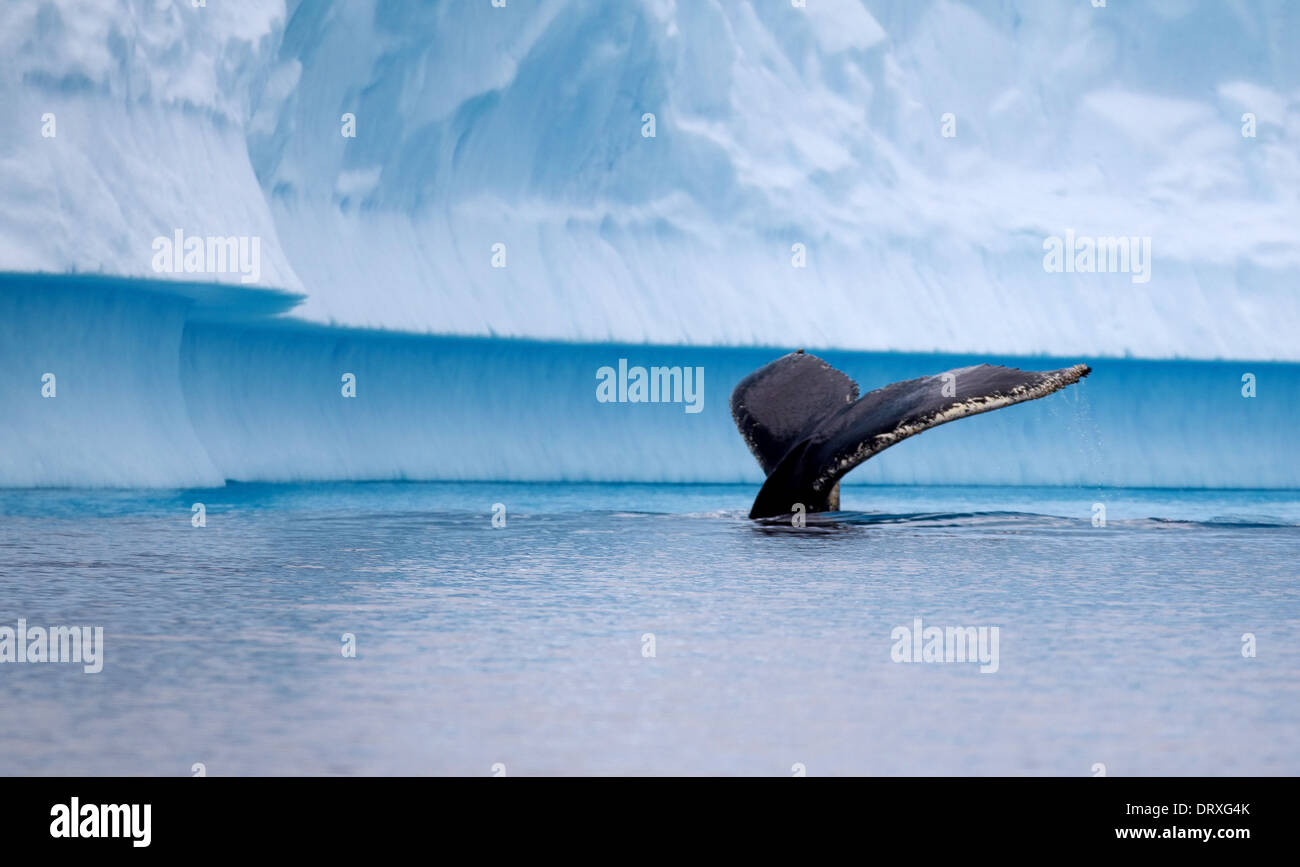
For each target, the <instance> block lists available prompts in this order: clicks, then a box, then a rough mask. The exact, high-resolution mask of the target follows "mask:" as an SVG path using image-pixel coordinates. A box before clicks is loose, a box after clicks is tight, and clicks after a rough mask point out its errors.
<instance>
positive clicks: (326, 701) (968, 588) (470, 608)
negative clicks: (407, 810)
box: [0, 482, 1300, 776]
mask: <svg viewBox="0 0 1300 867" xmlns="http://www.w3.org/2000/svg"><path fill="white" fill-rule="evenodd" d="M755 490H756V486H753V485H670V484H655V485H650V484H642V485H618V484H569V483H555V484H543V483H493V482H482V483H335V484H297V485H288V484H285V485H270V484H267V485H262V484H258V485H249V484H231V485H228V486H225V487H221V488H210V489H196V490H162V491H130V490H118V491H113V490H88V489H82V490H79V489H62V490H37V489H26V490H12V489H11V490H4V491H0V626H3V625H9V626H16V621H17V619H18V618H20V617H22V618H25V619H26V620H27V622H28V624H29V625H94V626H102V627H103V629H104V636H105V637H104V645H105V649H104V657H103V658H104V665H103V670H102V671H101V672H100V673H98V674H86V673H84V672H83V671H82V669H81V667H80V666H77V665H58V664H35V663H26V664H22V663H12V664H9V663H6V664H0V706H3V707H4V709H5V712H6V713H5V717H6V723H5V725H4V726H3V727H0V773H3V774H23V773H34V774H92V775H93V774H148V775H189V774H191V773H193V772H194V771H193V770H192V769H193V768H194V766H195V764H196V763H201V764H203V766H204V767H205V769H206V773H207V774H209V775H225V774H464V775H488V774H491V773H494V766H498V765H500V766H504V772H505V773H506V774H508V775H511V776H523V775H531V774H652V775H653V774H744V775H789V774H791V773H794V772H795V769H796V765H801V766H802V767H803V768H804V769H805V770H806V773H808V774H809V775H848V774H866V775H891V774H1065V775H1080V776H1084V775H1090V774H1093V773H1096V770H1095V766H1096V765H1099V764H1100V765H1104V766H1105V771H1106V773H1107V774H1108V775H1112V776H1119V775H1136V774H1211V775H1215V774H1296V773H1300V729H1298V728H1297V725H1296V720H1297V718H1298V717H1300V678H1298V677H1297V674H1300V646H1298V645H1297V641H1296V636H1297V635H1300V586H1298V584H1297V580H1296V577H1297V576H1296V571H1297V567H1296V563H1297V562H1300V491H1293V490H1268V491H1251V490H1240V491H1225V490H1174V489H1126V488H1101V487H1090V488H1074V487H1042V488H1034V487H952V486H865V485H857V486H847V487H846V488H845V491H844V500H843V505H844V508H845V509H846V510H848V511H845V512H843V513H837V514H834V515H829V516H816V519H815V520H812V521H810V522H809V524H808V526H806V527H802V528H797V527H793V526H791V525H790V524H789V523H788V522H783V521H772V522H766V523H755V522H751V521H749V520H747V519H746V518H745V517H744V515H745V512H746V510H747V508H748V506H749V503H750V500H751V499H752V497H753V495H754V493H755ZM196 502H201V503H203V504H204V505H205V508H206V526H203V527H195V526H192V523H191V517H192V511H191V507H192V505H193V504H194V503H196ZM498 503H500V504H502V505H503V506H504V518H505V526H501V527H496V526H494V525H493V522H492V515H493V507H494V504H498ZM1098 503H1100V504H1102V505H1104V506H1105V516H1106V521H1105V525H1104V526H1096V525H1095V523H1094V515H1095V514H1097V512H1096V509H1095V504H1098ZM498 512H500V510H499V509H498ZM1097 523H1100V522H1097ZM918 617H919V618H922V620H923V623H924V624H925V625H926V626H930V625H937V626H941V627H945V626H975V627H980V626H985V627H993V626H996V627H998V630H999V632H998V634H999V643H998V666H997V670H996V671H995V672H989V673H982V672H981V670H980V666H979V665H978V664H977V663H969V662H950V663H906V662H895V661H893V660H892V659H891V649H892V648H893V646H894V644H895V642H894V640H893V638H892V634H893V630H894V629H895V628H897V627H901V626H907V627H911V626H912V625H913V623H914V619H915V618H918ZM345 633H350V634H351V635H353V636H355V646H356V650H357V653H356V656H355V658H345V656H344V655H343V653H342V647H343V635H344V634H345ZM1247 633H1250V634H1251V635H1253V636H1254V645H1255V655H1254V656H1253V657H1252V656H1246V655H1243V650H1242V648H1243V636H1244V635H1245V634H1247ZM650 636H653V639H652V641H653V655H648V654H649V651H650V647H651V644H650V642H651V638H650ZM499 771H500V769H499V768H498V770H497V771H495V772H499Z"/></svg>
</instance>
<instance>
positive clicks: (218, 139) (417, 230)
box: [0, 0, 1300, 359]
mask: <svg viewBox="0 0 1300 867" xmlns="http://www.w3.org/2000/svg"><path fill="white" fill-rule="evenodd" d="M0 34H2V35H0V99H2V100H3V106H4V113H5V116H6V119H7V121H8V122H7V123H6V124H5V125H4V127H3V129H0V188H3V189H4V191H5V198H6V202H7V203H8V204H9V207H7V208H6V209H5V211H4V213H3V214H0V268H2V269H5V270H16V271H33V270H43V271H54V272H63V271H74V270H75V271H99V272H104V273H107V274H119V275H133V276H161V277H169V276H175V275H167V274H162V275H156V274H155V272H154V270H153V268H152V255H153V251H152V250H151V243H152V242H153V240H154V238H156V237H158V236H165V235H169V234H170V233H171V232H172V231H173V230H175V229H177V228H179V229H183V230H184V231H185V232H186V233H187V234H195V235H220V236H255V237H258V238H260V239H261V259H262V261H261V274H260V277H261V282H262V283H263V284H265V285H268V286H276V287H282V288H288V289H293V290H298V291H302V292H305V293H306V295H307V299H306V301H305V302H304V304H303V305H302V307H301V308H299V311H298V314H299V315H301V316H303V317H305V318H307V319H311V320H315V321H320V322H334V323H340V324H347V325H360V326H371V327H379V328H387V329H399V330H408V331H419V332H440V333H459V334H496V335H505V336H528V337H538V338H552V339H563V340H617V341H629V342H641V341H650V342H665V343H693V344H755V343H758V344H772V345H779V346H788V345H793V344H800V345H808V346H810V347H823V346H837V347H844V348H863V349H900V350H917V351H927V350H946V351H969V352H1001V353H1047V352H1050V353H1052V354H1056V355H1070V354H1079V355H1088V356H1096V355H1104V354H1110V355H1123V354H1132V355H1139V356H1149V357H1169V356H1184V357H1234V358H1275V359H1296V358H1300V342H1297V341H1296V340H1295V339H1294V334H1295V333H1296V331H1297V327H1300V294H1298V293H1297V292H1296V286H1297V283H1298V282H1300V280H1298V278H1300V144H1298V142H1300V54H1298V53H1297V52H1296V51H1295V46H1296V45H1298V44H1300V9H1296V8H1295V7H1294V6H1292V5H1289V4H1287V3H1285V2H1282V0H1271V2H1270V0H1259V2H1239V3H1223V2H1217V0H1156V2H1150V3H1144V4H1142V5H1141V8H1132V4H1118V3H1113V4H1111V5H1110V6H1108V7H1104V8H1094V7H1093V5H1092V3H1091V2H1089V0H1059V2H1052V3H1043V2H1029V0H1002V2H969V3H957V2H949V0H919V2H891V3H885V2H866V3H863V2H859V0H807V4H806V7H804V8H799V7H796V6H794V5H793V4H792V3H790V2H789V0H690V2H687V0H679V2H673V0H534V2H529V0H508V3H507V5H506V6H505V7H504V8H497V7H494V6H493V5H492V4H491V2H490V0H456V2H429V3H415V2H378V0H368V2H367V0H350V2H302V3H290V4H288V6H287V7H284V6H281V5H279V4H276V3H270V2H251V0H250V2H231V0H208V2H207V5H206V6H202V7H195V6H193V5H192V3H191V2H190V0H180V2H176V3H170V2H154V0H147V2H146V0H117V2H90V0H85V2H74V0H60V2H50V0H45V2H41V0H16V2H8V3H6V4H4V6H3V7H0ZM47 115H53V116H54V117H55V122H56V124H57V134H56V135H54V136H52V137H51V136H48V135H45V134H43V133H46V132H48V129H47V126H48V124H47V123H46V122H45V120H44V119H45V117H46V116H47ZM345 115H346V116H348V117H349V118H350V120H348V119H347V118H345ZM647 115H653V118H650V117H647ZM1246 116H1249V117H1248V118H1247V117H1246ZM652 124H653V135H651V134H650V133H651V131H652V130H651V125H652ZM1244 131H1245V132H1253V133H1254V135H1253V136H1252V135H1243V132H1244ZM351 132H355V135H354V136H352V135H347V134H346V133H351ZM1068 233H1072V234H1073V235H1075V236H1078V237H1081V238H1109V237H1125V238H1137V239H1150V241H1149V243H1150V248H1149V249H1150V260H1149V262H1148V263H1147V265H1148V266H1149V271H1148V272H1147V274H1146V275H1139V274H1135V273H1130V272H1131V271H1132V270H1133V269H1130V272H1125V273H1105V274H1098V273H1050V272H1048V271H1047V270H1045V269H1044V255H1045V253H1044V242H1045V240H1046V239H1048V238H1051V237H1059V238H1062V239H1064V238H1066V237H1067V234H1068ZM1135 249H1140V245H1138V247H1137V248H1135ZM800 264H802V267H797V266H798V265H800ZM502 265H504V267H497V266H502ZM181 276H184V277H186V278H188V279H195V278H196V276H197V277H198V278H199V279H214V280H223V279H224V280H234V279H238V278H237V277H236V276H235V275H230V274H226V275H222V274H215V275H195V274H185V275H181ZM1143 276H1145V278H1147V279H1143ZM1135 278H1136V279H1135Z"/></svg>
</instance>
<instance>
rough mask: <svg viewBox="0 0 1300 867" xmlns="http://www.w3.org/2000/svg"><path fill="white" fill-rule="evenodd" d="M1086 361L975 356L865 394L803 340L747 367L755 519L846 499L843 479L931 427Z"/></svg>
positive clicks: (1053, 387)
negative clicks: (756, 484) (1042, 365)
mask: <svg viewBox="0 0 1300 867" xmlns="http://www.w3.org/2000/svg"><path fill="white" fill-rule="evenodd" d="M1091 372H1092V370H1091V368H1089V367H1088V366H1087V365H1086V364H1076V365H1074V366H1073V367H1064V368H1061V369H1060V370H1044V371H1035V370H1017V369H1016V368H1014V367H998V366H996V365H992V364H977V365H974V366H972V367H959V368H957V369H956V370H949V371H946V372H944V373H937V374H935V375H933V376H922V377H920V378H919V379H909V380H906V381H905V382H895V383H893V384H892V385H887V386H885V387H884V388H878V389H876V390H875V391H871V392H868V393H867V394H865V395H863V396H862V397H861V398H859V397H858V386H857V383H855V382H854V381H853V380H852V379H850V378H849V377H848V376H847V375H846V374H844V373H842V372H840V371H838V370H836V369H835V368H833V367H831V366H830V365H829V364H827V363H826V362H825V361H822V360H821V359H820V358H818V357H817V356H815V355H809V354H808V353H806V352H804V351H803V350H802V349H800V350H799V351H797V352H792V353H790V354H789V355H783V356H782V357H780V358H778V359H777V360H776V361H773V362H771V363H770V364H767V365H764V366H763V367H760V368H759V369H758V370H756V371H754V372H753V373H751V374H750V375H749V376H746V377H745V378H744V379H742V380H741V381H740V384H739V385H737V386H736V389H735V391H733V392H732V393H731V416H732V418H734V419H735V420H736V427H738V428H740V435H741V436H743V437H744V438H745V442H746V443H747V444H748V445H749V450H750V451H751V452H753V453H754V457H756V458H758V463H759V465H760V466H761V467H762V468H763V472H765V473H767V481H766V482H764V483H763V487H762V489H761V490H760V491H759V492H758V497H756V498H755V500H754V506H753V508H752V509H750V511H749V517H751V518H767V517H771V516H773V515H785V514H788V513H790V512H791V511H793V510H794V504H795V503H802V504H803V506H804V508H805V509H807V510H808V511H809V512H825V511H831V510H835V509H838V508H839V499H840V495H839V491H840V489H839V483H840V479H841V478H842V477H843V476H844V474H845V473H847V472H848V471H849V470H851V469H853V468H854V467H856V466H857V465H858V464H860V463H862V462H863V461H865V460H867V459H868V458H870V457H872V456H873V455H875V454H877V453H878V452H881V451H883V450H884V449H887V448H889V447H890V446H892V445H893V444H894V443H896V442H899V441H901V440H904V439H907V438H908V437H910V436H912V435H913V434H918V433H920V432H921V431H923V430H926V429H927V428H932V427H935V426H937V425H941V424H945V423H947V422H950V421H954V420H956V419H959V418H964V417H966V416H968V415H977V414H978V413H981V412H988V411H989V410H991V409H999V408H1000V407H1004V406H1011V405H1012V404H1016V403H1024V402H1025V401H1027V400H1034V399H1036V398H1040V397H1045V396H1047V395H1049V394H1051V393H1052V392H1054V391H1059V390H1060V389H1062V388H1065V387H1066V386H1067V385H1070V384H1072V383H1075V382H1078V381H1079V380H1080V379H1082V378H1083V377H1085V376H1087V375H1088V374H1089V373H1091Z"/></svg>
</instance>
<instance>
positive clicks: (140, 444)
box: [0, 278, 1300, 487]
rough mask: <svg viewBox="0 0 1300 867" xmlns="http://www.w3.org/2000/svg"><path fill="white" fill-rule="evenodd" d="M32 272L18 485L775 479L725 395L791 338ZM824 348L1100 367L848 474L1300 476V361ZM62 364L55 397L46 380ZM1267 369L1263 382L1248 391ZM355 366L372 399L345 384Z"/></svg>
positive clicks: (855, 361) (867, 373)
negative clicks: (446, 314) (53, 281)
mask: <svg viewBox="0 0 1300 867" xmlns="http://www.w3.org/2000/svg"><path fill="white" fill-rule="evenodd" d="M27 279H28V278H11V279H6V280H4V281H0V337H2V338H3V341H2V342H0V372H2V374H3V376H2V377H0V409H2V411H3V416H0V418H3V424H2V425H0V484H3V485H6V486H37V485H120V486H134V485H139V486H191V485H206V484H216V483H220V482H221V481H222V480H223V479H233V480H241V481H307V480H340V479H457V480H459V479H494V480H556V481H560V480H565V481H650V482H735V481H752V482H758V481H760V480H761V473H760V472H759V470H758V467H757V465H756V464H755V462H754V460H753V458H752V457H751V456H750V455H749V453H748V451H747V450H746V448H745V446H744V444H743V442H742V441H741V439H740V437H739V435H738V434H737V433H736V431H735V428H734V425H733V423H732V421H731V417H730V413H729V409H728V405H727V401H728V397H729V395H730V392H731V389H732V387H733V386H734V385H735V383H736V382H737V381H738V380H739V379H740V378H741V377H743V376H744V375H745V374H747V373H749V372H750V371H751V370H753V369H754V368H756V367H758V366H760V365H761V364H763V363H765V362H767V361H769V360H771V359H772V358H774V357H776V356H777V355H780V354H782V353H783V352H785V351H788V350H789V349H791V348H794V347H781V348H698V347H671V346H654V345H629V344H567V343H554V342H531V341H522V340H505V339H495V338H455V337H434V336H416V335H401V334H394V333H389V332H382V331H362V330H354V329H342V328H331V327H327V326H317V325H309V324H304V323H302V322H299V321H296V320H289V319H282V318H277V317H275V316H273V315H271V314H273V313H274V312H275V310H276V309H277V308H275V307H274V306H265V307H263V308H260V309H258V308H253V307H251V306H250V304H251V303H252V302H250V301H248V300H247V299H245V298H243V297H242V296H239V295H238V294H237V293H236V294H232V295H230V296H229V297H226V298H224V299H223V298H219V297H216V296H205V295H202V294H201V293H200V294H197V295H190V296H186V295H183V294H179V293H177V292H173V291H171V290H170V289H169V291H168V292H160V291H152V290H153V289H155V288H156V287H154V286H153V285H152V284H144V283H127V282H124V281H103V280H94V279H91V280H82V281H76V280H70V281H67V280H65V281H62V283H63V285H61V286H60V287H57V288H55V287H50V286H44V287H42V288H41V290H40V291H33V290H32V289H31V287H30V286H28V285H27V282H26V281H27ZM147 290H148V291H147ZM263 303H264V302H263ZM287 304H288V302H284V303H282V304H281V306H287ZM807 348H808V349H810V350H816V349H817V348H816V347H807ZM821 354H822V355H823V357H825V358H826V359H827V360H828V361H830V362H831V363H832V364H834V365H836V366H837V367H840V368H841V369H843V370H844V371H846V372H847V373H849V374H850V375H851V376H853V377H854V378H855V379H856V380H857V381H858V383H859V384H860V385H861V386H862V387H863V389H864V390H867V389H870V388H874V387H877V386H880V385H884V384H886V383H889V382H892V381H895V380H899V379H906V378H910V377H914V376H919V375H922V374H928V373H935V372H938V371H942V370H946V369H949V368H954V367H959V366H963V365H966V364H971V363H976V362H978V361H983V360H988V361H996V362H1000V363H1006V364H1014V365H1016V366H1020V367H1030V368H1052V367H1060V366H1063V365H1065V364H1068V363H1074V362H1077V361H1088V362H1089V363H1091V364H1092V365H1093V366H1094V372H1093V374H1092V376H1091V377H1089V378H1088V379H1087V380H1085V381H1084V382H1083V383H1082V384H1080V385H1079V386H1076V387H1072V388H1070V389H1067V390H1066V391H1065V392H1063V393H1060V394H1057V395H1053V396H1051V397H1049V398H1046V399H1043V400H1040V401H1035V402H1032V403H1029V404H1025V405H1021V406H1016V407H1011V408H1008V409H1003V410H998V411H996V412H993V413H989V414H986V415H982V416H978V417H974V418H969V419H963V420H960V421H957V422H954V423H952V424H949V425H946V426H944V427H941V428H938V429H935V430H932V431H928V432H926V433H925V434H923V435H921V436H919V437H915V438H913V439H910V440H907V441H905V442H903V443H901V444H900V445H897V446H895V447H893V448H891V449H889V450H888V451H886V452H884V453H883V454H881V455H880V456H878V457H876V458H874V459H872V460H871V461H869V462H868V463H866V464H865V465H863V466H862V467H860V468H859V469H857V470H855V471H854V473H853V474H852V475H850V476H849V477H848V480H847V481H848V483H850V484H854V483H873V482H876V483H881V482H889V483H929V484H1071V485H1073V484H1095V485H1131V486H1173V487H1184V486H1190V487H1300V465H1298V464H1297V462H1296V461H1295V459H1294V450H1293V449H1294V443H1295V434H1294V431H1295V429H1296V422H1297V415H1298V414H1300V399H1298V398H1300V365H1296V364H1281V363H1261V362H1242V363H1234V362H1181V361H1142V360H1124V359H1114V360H1106V359H1101V360H1094V359H1086V358H1077V357H1069V358H1007V357H991V356H967V355H960V356H958V355H928V354H896V353H886V354H881V353H856V352H834V351H830V352H823V353H821ZM620 358H625V359H627V360H628V363H629V364H630V365H643V366H647V367H648V366H651V365H656V366H682V367H687V366H689V367H698V368H702V370H703V399H702V405H703V408H702V411H701V412H699V413H688V412H686V411H685V407H684V405H683V404H682V403H659V404H644V403H638V404H632V403H617V402H615V403H600V402H598V401H597V399H596V386H597V370H598V369H599V368H601V367H602V366H606V365H608V366H611V367H617V365H618V362H619V359H620ZM47 371H49V372H55V373H57V375H58V379H57V383H58V393H57V396H56V397H54V398H43V397H42V396H41V376H42V374H43V373H44V372H47ZM1248 373H1249V374H1253V375H1254V377H1255V382H1256V389H1257V396H1256V397H1254V398H1246V397H1243V396H1242V377H1243V375H1245V374H1248ZM345 374H352V375H353V376H354V377H355V383H356V397H344V396H343V382H342V380H343V377H344V375H345Z"/></svg>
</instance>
